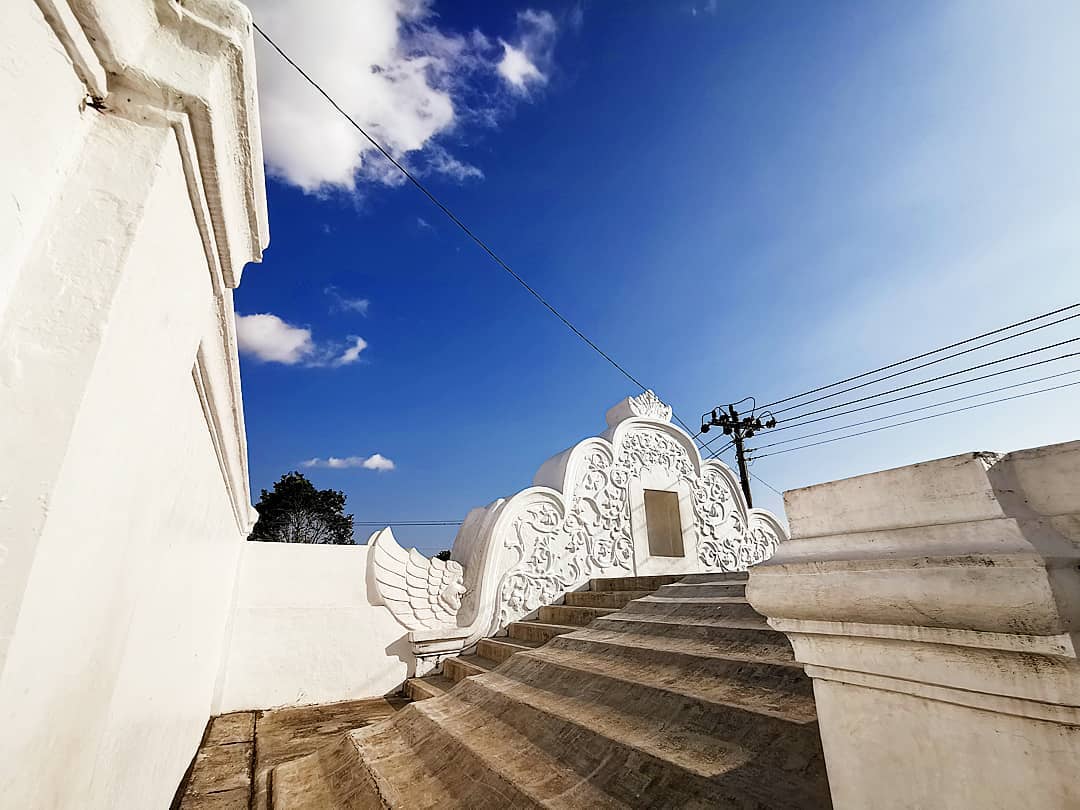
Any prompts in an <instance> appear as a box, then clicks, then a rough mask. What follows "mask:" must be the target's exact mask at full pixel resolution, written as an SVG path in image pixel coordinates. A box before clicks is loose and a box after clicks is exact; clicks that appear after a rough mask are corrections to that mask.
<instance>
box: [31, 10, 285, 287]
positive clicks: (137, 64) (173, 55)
mask: <svg viewBox="0 0 1080 810" xmlns="http://www.w3.org/2000/svg"><path fill="white" fill-rule="evenodd" d="M37 3H38V6H39V7H40V8H41V10H42V13H43V14H44V16H45V18H46V20H48V22H49V24H50V25H51V26H52V28H53V30H54V31H55V32H56V35H57V37H58V38H59V40H60V41H61V43H62V44H63V45H64V47H65V49H66V50H67V53H68V56H69V57H70V58H71V60H72V64H73V67H74V69H75V71H76V72H77V73H78V75H79V77H80V78H81V79H82V81H83V82H84V83H85V84H86V86H87V95H88V97H89V100H90V103H92V104H94V105H95V106H98V107H99V108H102V109H104V110H116V111H118V112H121V113H122V114H125V115H128V116H130V117H138V112H137V110H134V109H133V105H135V106H137V107H142V108H144V109H146V108H150V109H154V110H157V111H158V112H159V113H160V114H162V115H167V116H173V117H174V120H175V116H177V115H180V116H183V117H184V118H185V119H187V123H186V126H187V127H188V128H189V129H190V132H191V137H192V141H193V144H194V148H195V155H196V160H194V161H193V162H192V163H191V165H190V166H185V169H190V170H192V171H194V172H196V173H197V174H198V183H197V185H198V186H199V187H200V188H201V189H202V193H203V195H204V196H205V202H206V209H207V210H208V211H209V212H210V221H209V226H210V231H211V232H212V233H211V236H212V240H213V242H214V245H215V249H214V253H215V254H216V256H215V260H216V261H217V262H218V263H219V268H218V269H219V272H220V274H221V277H222V279H223V280H224V283H225V285H226V286H228V287H236V286H237V285H238V284H239V283H240V276H241V273H242V271H243V268H244V265H246V264H247V263H248V262H251V261H258V260H259V259H260V258H261V256H262V250H263V248H264V247H265V246H266V245H267V244H268V242H269V228H268V224H267V213H266V183H265V177H264V174H263V164H262V140H261V137H260V133H259V112H258V94H257V89H256V82H255V55H254V46H253V42H252V26H251V14H250V12H249V11H248V10H247V8H246V7H245V6H243V5H241V4H240V3H237V2H234V1H233V0H188V1H187V2H184V3H183V4H180V3H178V2H174V1H171V0H156V2H154V3H146V2H145V1H144V0H108V2H105V0H69V2H63V0H37ZM191 184H192V179H191V178H189V185H191ZM204 238H205V235H204Z"/></svg>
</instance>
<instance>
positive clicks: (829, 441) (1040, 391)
mask: <svg viewBox="0 0 1080 810" xmlns="http://www.w3.org/2000/svg"><path fill="white" fill-rule="evenodd" d="M1074 385H1080V381H1077V382H1071V383H1062V384H1061V385H1054V386H1051V387H1049V388H1040V389H1038V390H1037V391H1028V392H1027V393H1025V394H1015V395H1013V396H1011V397H1002V398H1001V399H992V400H990V401H989V402H980V403H978V404H977V405H968V406H966V407H964V408H954V409H952V410H951V411H942V412H941V413H935V414H930V415H929V416H921V417H919V418H918V419H908V420H907V421H904V422H897V423H896V424H895V425H882V426H881V427H876V428H871V429H870V430H861V431H859V432H858V433H851V434H848V435H847V436H836V437H835V438H832V439H822V440H821V441H820V442H811V443H810V444H800V445H798V446H796V447H788V448H787V449H785V450H776V451H774V452H772V453H763V454H762V455H760V456H755V457H754V458H756V459H762V458H768V457H769V456H779V455H782V454H784V453H794V452H795V451H796V450H805V449H806V448H808V447H818V446H819V445H822V444H832V443H833V442H839V441H843V440H844V439H854V438H855V437H856V436H865V435H867V434H868V433H877V432H879V431H882V430H891V429H893V428H898V427H903V426H904V425H912V424H915V423H916V422H925V421H927V420H929V419H937V418H938V417H939V416H949V415H950V414H954V413H960V412H962V411H972V410H975V409H976V408H984V407H986V406H987V405H997V404H998V403H1001V402H1009V401H1010V400H1014V399H1023V398H1024V397H1030V396H1034V395H1035V394H1045V393H1046V392H1047V391H1057V390H1059V389H1061V388H1071V387H1072V386H1074Z"/></svg>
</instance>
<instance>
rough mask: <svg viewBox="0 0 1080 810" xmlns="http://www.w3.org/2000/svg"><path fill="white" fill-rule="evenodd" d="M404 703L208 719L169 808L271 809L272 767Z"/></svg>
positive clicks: (363, 702)
mask: <svg viewBox="0 0 1080 810" xmlns="http://www.w3.org/2000/svg"><path fill="white" fill-rule="evenodd" d="M407 703H408V701H407V700H405V699H403V698H376V699H373V700H357V701H348V702H344V703H329V704H323V705H319V706H302V707H298V708H288V709H270V710H266V711H257V712H233V713H231V714H223V715H221V716H219V717H215V718H212V719H211V721H210V723H209V725H208V727H207V731H206V734H205V735H204V737H203V741H202V744H201V745H200V746H199V751H198V753H196V755H195V758H194V760H193V761H192V767H191V768H190V769H189V771H188V773H187V775H186V776H185V777H184V781H183V782H182V783H181V785H180V787H179V788H178V789H177V792H176V797H175V799H174V800H173V803H172V807H173V810H249V808H250V809H251V810H269V807H270V797H269V796H268V795H267V775H268V774H269V772H270V769H271V768H273V767H274V766H275V765H277V764H279V763H281V762H285V761H287V760H290V759H295V758H297V757H301V756H304V755H306V754H310V753H312V752H313V751H315V750H316V749H317V748H319V747H320V746H323V745H326V744H327V743H330V742H333V741H334V740H336V739H338V738H339V737H340V736H341V735H342V733H344V732H346V731H349V730H351V729H355V728H362V727H363V726H367V725H370V724H372V723H375V722H378V721H379V720H382V719H384V718H386V717H389V716H391V715H393V714H394V713H395V712H396V711H398V710H399V709H401V708H402V707H404V706H405V705H407Z"/></svg>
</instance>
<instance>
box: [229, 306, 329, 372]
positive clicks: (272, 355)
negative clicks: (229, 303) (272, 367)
mask: <svg viewBox="0 0 1080 810" xmlns="http://www.w3.org/2000/svg"><path fill="white" fill-rule="evenodd" d="M236 342H237V344H238V346H239V348H240V351H242V352H244V353H245V354H249V355H252V356H253V357H257V358H258V359H260V360H262V361H264V362H266V363H284V364H285V365H287V366H292V365H296V364H297V363H301V362H303V361H304V360H306V359H307V358H308V357H310V356H311V355H312V353H313V352H314V351H315V344H314V342H313V341H312V340H311V330H310V329H303V328H301V327H299V326H292V325H291V324H288V323H285V321H283V320H281V318H279V317H278V316H277V315H271V314H269V313H264V314H261V315H240V314H239V313H237V315H236Z"/></svg>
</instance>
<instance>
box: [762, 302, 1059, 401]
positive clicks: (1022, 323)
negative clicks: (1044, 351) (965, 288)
mask: <svg viewBox="0 0 1080 810" xmlns="http://www.w3.org/2000/svg"><path fill="white" fill-rule="evenodd" d="M1077 307H1080V302H1078V303H1075V304H1069V305H1068V306H1064V307H1060V308H1059V309H1055V310H1052V311H1050V312H1044V313H1043V314H1042V315H1035V316H1033V317H1031V318H1026V319H1024V320H1022V321H1017V322H1016V323H1011V324H1009V325H1008V326H1002V327H999V328H997V329H992V330H991V331H989V332H983V333H982V334H980V335H974V336H973V337H969V338H964V339H963V340H958V341H956V342H955V343H950V344H949V345H947V346H941V347H939V348H937V349H932V350H930V351H928V352H923V353H922V354H916V355H913V356H911V357H908V358H906V359H904V360H897V361H896V362H894V363H889V364H888V365H884V366H880V367H879V368H875V369H871V370H870V371H864V372H862V373H861V374H855V375H854V376H851V377H847V378H845V379H843V380H837V381H836V382H833V383H829V384H828V385H821V386H818V387H817V388H811V389H810V390H808V391H803V392H802V393H801V394H793V395H792V396H790V397H784V398H783V399H778V400H776V401H775V402H770V403H768V404H766V405H763V406H762V407H763V408H771V407H772V406H773V405H780V404H782V403H784V402H790V401H791V400H793V399H800V398H802V397H805V396H809V395H810V394H816V393H817V392H819V391H826V390H828V389H829V388H835V387H836V386H838V385H844V384H845V383H849V382H854V381H855V380H860V379H862V378H863V377H868V376H870V375H871V374H877V373H878V372H879V371H888V370H889V369H891V368H896V367H897V366H902V365H904V364H906V363H911V362H914V361H915V360H921V359H923V358H924V357H930V356H931V355H935V354H938V353H939V352H945V351H948V350H949V349H955V348H956V347H957V346H964V345H966V344H968V343H971V342H972V341H976V340H982V339H983V338H985V337H990V336H991V335H997V334H1000V333H1001V332H1007V331H1008V330H1010V329H1015V328H1016V327H1018V326H1026V325H1027V324H1029V323H1034V322H1035V321H1041V320H1042V319H1043V318H1049V317H1052V316H1054V315H1058V314H1060V313H1062V312H1068V311H1070V310H1073V309H1076V308H1077ZM1072 317H1075V316H1072ZM1048 325H1053V324H1048ZM1019 334H1027V333H1026V332H1021V333H1019ZM1018 336H1019V335H1013V336H1012V337H1018ZM995 342H996V341H995ZM985 345H986V346H989V345H992V344H989V343H987V344H985ZM882 379H886V378H882ZM804 404H805V403H804Z"/></svg>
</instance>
